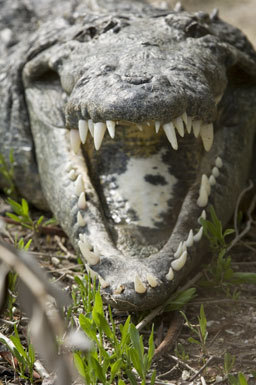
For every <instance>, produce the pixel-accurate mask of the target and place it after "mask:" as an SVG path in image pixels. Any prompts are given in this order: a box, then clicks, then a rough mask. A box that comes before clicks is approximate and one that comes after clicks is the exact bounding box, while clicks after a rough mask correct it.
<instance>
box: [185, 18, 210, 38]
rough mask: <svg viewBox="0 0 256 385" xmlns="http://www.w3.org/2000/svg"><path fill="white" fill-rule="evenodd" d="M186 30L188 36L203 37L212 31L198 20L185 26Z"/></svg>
mask: <svg viewBox="0 0 256 385" xmlns="http://www.w3.org/2000/svg"><path fill="white" fill-rule="evenodd" d="M185 31H186V35H187V36H188V37H194V38H199V37H203V36H205V35H208V34H209V33H210V31H209V29H208V28H207V27H206V26H204V25H202V24H199V23H197V22H196V21H192V22H191V23H190V24H188V25H187V26H186V28H185Z"/></svg>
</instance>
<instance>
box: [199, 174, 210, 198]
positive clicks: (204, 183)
mask: <svg viewBox="0 0 256 385" xmlns="http://www.w3.org/2000/svg"><path fill="white" fill-rule="evenodd" d="M201 186H204V187H205V189H206V191H207V194H208V195H210V194H211V185H210V183H209V179H208V177H207V175H205V174H203V175H202V180H201Z"/></svg>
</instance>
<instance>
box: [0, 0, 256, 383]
mask: <svg viewBox="0 0 256 385" xmlns="http://www.w3.org/2000/svg"><path fill="white" fill-rule="evenodd" d="M157 1H158V0H157ZM158 2H159V1H158ZM175 3H176V2H174V1H171V0H170V1H169V4H170V5H174V4H175ZM182 4H183V5H184V6H185V7H186V9H187V10H188V11H196V10H199V9H200V10H204V11H207V12H210V11H211V10H212V9H213V8H216V7H217V8H219V10H220V16H221V17H222V18H223V19H224V20H226V21H228V22H230V23H232V24H234V25H236V26H238V27H240V28H241V29H242V30H243V31H244V32H245V34H246V35H247V36H248V37H249V39H250V40H251V41H252V42H253V43H254V46H255V47H256V26H255V17H256V0H240V1H239V0H225V1H224V0H184V1H183V2H182ZM0 211H1V210H0ZM1 215H2V214H1ZM255 217H256V216H255V215H254V219H255ZM16 231H19V232H20V231H21V230H20V229H18V230H17V227H11V228H10V232H11V233H12V234H14V233H15V232H16ZM23 235H24V236H25V237H27V238H29V236H30V235H29V234H28V233H25V234H23ZM37 246H38V247H37V249H36V250H35V251H34V254H35V256H36V257H37V258H38V259H39V261H40V262H41V264H42V266H44V267H45V268H46V269H47V270H49V271H51V273H52V275H53V276H54V277H55V278H56V279H58V280H64V281H65V280H66V281H68V282H69V284H70V285H71V284H72V277H73V276H74V275H75V274H76V272H77V270H79V268H78V267H77V265H76V263H75V260H74V258H73V253H74V252H73V250H72V248H71V247H70V245H69V243H68V241H67V239H66V238H65V237H59V236H56V235H49V234H48V235H42V236H41V237H40V239H38V245H37ZM63 247H64V248H63ZM66 247H67V249H68V251H67V249H66ZM32 250H33V249H32ZM229 255H230V256H231V257H232V261H233V269H234V270H235V271H249V272H255V273H256V222H255V221H254V222H252V223H251V228H250V231H249V232H248V233H247V235H246V237H245V238H244V239H243V240H242V241H240V242H238V244H237V245H236V246H235V247H234V248H233V249H232V250H231V252H230V253H229ZM66 281H65V282H66ZM233 290H234V288H233V289H232V290H231V291H233ZM235 294H236V292H233V295H232V293H229V295H227V293H223V291H222V290H221V289H220V290H217V289H205V288H204V289H203V288H200V287H198V296H197V297H196V298H195V299H194V300H193V301H192V302H191V303H190V304H189V305H188V306H187V308H186V315H187V318H188V319H189V321H190V322H191V323H193V324H198V316H199V311H200V305H201V304H203V305H204V309H205V313H206V319H207V330H208V337H207V340H206V344H205V347H204V351H203V349H202V346H201V345H198V344H192V343H190V342H188V338H189V337H194V338H196V336H195V335H194V334H193V333H192V332H191V330H190V329H189V328H188V327H186V326H183V327H182V328H181V330H180V331H179V332H178V329H177V332H176V333H177V335H175V336H174V339H173V340H172V341H175V344H174V345H173V343H171V342H170V341H167V342H168V343H170V349H169V350H168V351H167V352H165V353H164V354H163V355H162V356H161V357H160V358H159V359H158V360H157V361H156V362H155V363H154V364H153V366H154V367H155V368H156V370H157V380H156V384H158V385H162V384H169V385H185V384H190V385H197V384H198V385H199V384H200V385H205V384H207V385H210V384H227V385H228V384H229V382H228V380H227V379H226V373H225V369H224V354H225V353H227V352H228V353H230V355H231V356H233V357H235V362H234V364H233V366H232V367H231V369H230V371H231V373H233V374H234V375H237V373H238V372H242V373H244V374H245V376H246V378H247V381H248V384H249V385H253V384H256V378H255V377H254V376H253V375H255V372H256V299H255V296H256V285H242V286H240V287H239V295H238V293H237V295H235ZM234 297H237V298H236V299H234ZM172 320H173V313H166V314H164V315H161V316H159V317H158V318H157V319H156V320H155V322H156V343H157V342H158V343H160V341H162V340H163V339H165V338H166V334H167V331H168V328H169V330H171V329H172V327H173V321H172ZM180 325H182V321H180ZM1 332H2V333H8V325H4V324H3V325H2V326H1ZM175 346H176V350H175ZM177 349H178V350H177ZM193 377H196V378H194V379H193ZM11 378H12V376H11V374H10V371H9V369H8V368H7V366H6V363H5V361H4V360H3V359H1V358H0V384H1V381H2V384H14V383H18V382H14V381H13V380H12V379H11ZM23 383H24V382H23ZM237 384H238V385H242V384H239V383H237Z"/></svg>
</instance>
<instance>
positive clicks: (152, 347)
mask: <svg viewBox="0 0 256 385" xmlns="http://www.w3.org/2000/svg"><path fill="white" fill-rule="evenodd" d="M154 352H155V345H154V325H153V326H152V330H151V334H150V337H149V340H148V366H147V367H146V370H149V368H150V366H151V362H152V358H153V356H154Z"/></svg>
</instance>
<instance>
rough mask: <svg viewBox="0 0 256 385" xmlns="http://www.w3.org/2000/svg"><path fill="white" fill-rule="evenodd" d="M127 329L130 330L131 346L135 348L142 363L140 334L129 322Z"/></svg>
mask: <svg viewBox="0 0 256 385" xmlns="http://www.w3.org/2000/svg"><path fill="white" fill-rule="evenodd" d="M129 331H130V337H131V341H132V344H133V347H134V348H135V350H136V352H137V353H138V355H139V361H140V363H141V364H142V363H143V352H142V350H141V342H140V334H139V332H138V330H137V329H136V327H135V326H134V325H133V324H130V328H129Z"/></svg>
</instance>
